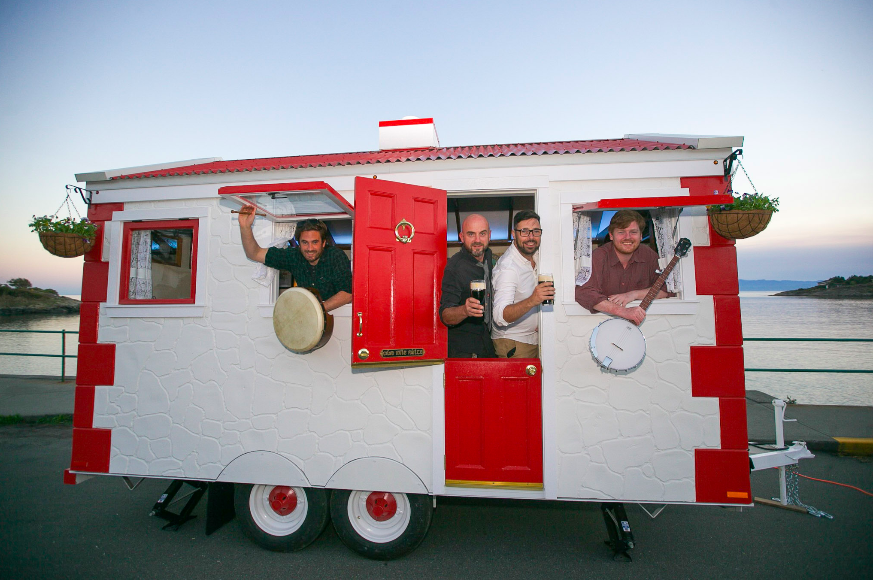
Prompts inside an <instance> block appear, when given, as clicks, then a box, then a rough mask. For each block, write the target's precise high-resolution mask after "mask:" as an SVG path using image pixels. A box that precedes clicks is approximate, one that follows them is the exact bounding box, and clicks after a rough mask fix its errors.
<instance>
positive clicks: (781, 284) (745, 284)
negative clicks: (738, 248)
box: [740, 280, 818, 292]
mask: <svg viewBox="0 0 873 580" xmlns="http://www.w3.org/2000/svg"><path fill="white" fill-rule="evenodd" d="M816 284H818V280H740V292H754V291H758V292H760V291H763V290H774V291H776V290H797V289H798V288H809V287H811V286H815V285H816Z"/></svg>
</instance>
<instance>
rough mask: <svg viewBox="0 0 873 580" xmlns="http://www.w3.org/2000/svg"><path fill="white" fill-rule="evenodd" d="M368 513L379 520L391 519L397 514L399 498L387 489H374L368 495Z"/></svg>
mask: <svg viewBox="0 0 873 580" xmlns="http://www.w3.org/2000/svg"><path fill="white" fill-rule="evenodd" d="M367 513H368V514H370V517H371V518H373V519H374V520H376V521H377V522H384V521H387V520H390V519H391V518H393V517H394V516H395V515H396V514H397V500H396V499H394V496H393V495H391V494H390V493H388V492H385V491H374V492H373V493H371V494H370V495H368V496H367Z"/></svg>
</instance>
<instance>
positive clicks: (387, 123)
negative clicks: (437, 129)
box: [379, 117, 433, 127]
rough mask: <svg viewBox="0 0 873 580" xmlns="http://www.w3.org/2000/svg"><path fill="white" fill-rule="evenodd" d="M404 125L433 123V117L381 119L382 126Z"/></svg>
mask: <svg viewBox="0 0 873 580" xmlns="http://www.w3.org/2000/svg"><path fill="white" fill-rule="evenodd" d="M402 125H433V117H427V118H424V119H397V120H396V121H379V126H380V127H400V126H402Z"/></svg>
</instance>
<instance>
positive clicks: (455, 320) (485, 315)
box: [440, 214, 497, 358]
mask: <svg viewBox="0 0 873 580" xmlns="http://www.w3.org/2000/svg"><path fill="white" fill-rule="evenodd" d="M458 239H460V240H461V243H462V244H463V247H462V248H461V249H460V251H459V252H458V253H457V254H455V255H454V256H452V257H451V258H450V259H449V261H448V262H447V263H446V269H445V272H443V287H442V297H441V298H440V320H442V322H443V324H445V325H446V326H447V327H448V328H449V358H495V357H496V356H497V354H496V353H495V352H494V344H493V343H492V342H491V304H492V294H493V293H492V290H491V270H492V267H493V261H492V259H491V250H489V249H488V242H489V241H490V240H491V229H490V228H489V226H488V220H486V219H485V218H484V217H483V216H481V215H479V214H473V215H471V216H469V217H468V218H467V219H465V220H464V223H463V224H462V225H461V231H460V232H458ZM472 280H485V303H484V304H482V303H481V302H479V301H478V300H476V299H475V298H473V297H472V296H471V295H470V282H471V281H472Z"/></svg>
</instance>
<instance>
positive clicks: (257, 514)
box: [233, 484, 330, 552]
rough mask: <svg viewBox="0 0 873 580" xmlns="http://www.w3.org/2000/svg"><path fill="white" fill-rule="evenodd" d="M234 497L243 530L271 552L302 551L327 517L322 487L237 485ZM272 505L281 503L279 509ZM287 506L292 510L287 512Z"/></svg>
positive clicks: (322, 525) (318, 532)
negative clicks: (291, 507) (290, 491)
mask: <svg viewBox="0 0 873 580" xmlns="http://www.w3.org/2000/svg"><path fill="white" fill-rule="evenodd" d="M289 490H292V491H293V494H292V493H289ZM274 492H275V493H274ZM271 494H273V495H272V499H273V503H272V504H271V501H270V500H271ZM292 495H293V496H294V497H293V499H290V498H291V496H292ZM233 500H234V501H233V503H234V507H235V508H236V517H237V519H239V522H240V525H241V526H242V529H243V532H245V534H246V535H247V536H248V537H249V539H251V540H252V541H253V542H254V543H256V544H257V545H259V546H261V547H262V548H266V549H268V550H272V551H274V552H295V551H297V550H302V549H303V548H305V547H306V546H308V545H309V544H311V543H312V542H314V541H315V540H316V539H317V538H318V536H320V535H321V532H323V531H324V529H325V528H326V527H327V523H328V518H329V517H330V512H329V510H328V492H327V490H324V489H315V488H312V487H293V488H289V487H284V486H273V485H246V484H236V485H235V486H234V497H233ZM282 500H285V502H284V503H281V502H282ZM294 500H296V503H295V501H294ZM277 502H279V503H277ZM275 505H280V508H279V511H277V510H276V508H275V507H273V506H275ZM290 506H293V509H291V510H290V511H287V510H288V509H289V507H290Z"/></svg>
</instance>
